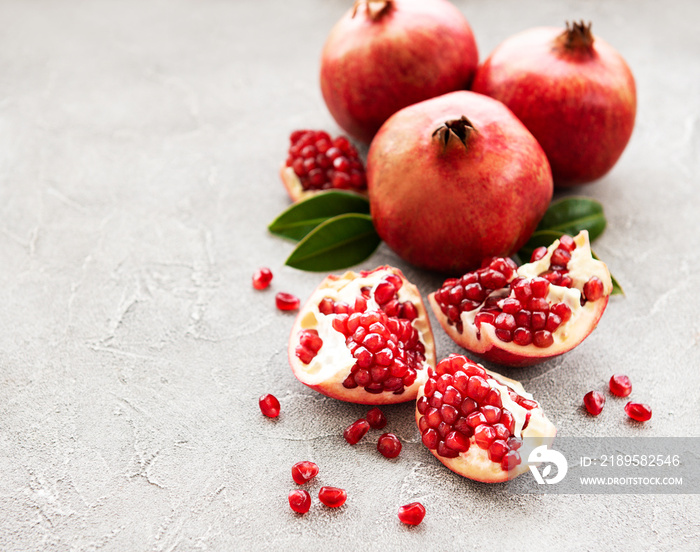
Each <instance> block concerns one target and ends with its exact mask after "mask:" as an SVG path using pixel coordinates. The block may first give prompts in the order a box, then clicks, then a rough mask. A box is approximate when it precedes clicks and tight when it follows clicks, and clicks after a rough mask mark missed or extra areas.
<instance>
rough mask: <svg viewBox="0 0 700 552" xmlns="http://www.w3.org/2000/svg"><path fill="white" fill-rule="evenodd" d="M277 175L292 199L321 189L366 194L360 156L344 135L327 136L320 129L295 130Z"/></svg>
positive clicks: (295, 199)
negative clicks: (285, 158)
mask: <svg viewBox="0 0 700 552" xmlns="http://www.w3.org/2000/svg"><path fill="white" fill-rule="evenodd" d="M289 142H290V145H289V151H288V152H287V160H286V162H285V163H284V165H283V166H282V168H281V169H280V177H281V178H282V182H283V184H284V187H285V188H286V189H287V193H288V194H289V197H290V198H291V199H292V201H299V200H301V199H306V198H307V197H309V196H310V195H312V194H314V193H317V192H320V191H323V190H333V189H335V190H347V191H352V192H357V193H359V194H363V195H366V194H367V180H366V177H365V167H364V165H363V164H362V159H361V158H360V155H359V153H358V152H357V150H356V149H355V146H353V145H352V144H351V143H350V141H349V140H348V139H347V138H346V137H345V136H338V137H336V138H331V137H330V135H329V134H328V133H327V132H324V131H322V130H295V131H294V132H292V134H291V136H290V137H289Z"/></svg>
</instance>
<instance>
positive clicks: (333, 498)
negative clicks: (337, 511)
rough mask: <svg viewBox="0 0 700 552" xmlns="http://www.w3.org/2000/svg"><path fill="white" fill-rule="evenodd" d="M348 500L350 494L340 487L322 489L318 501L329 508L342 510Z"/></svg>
mask: <svg viewBox="0 0 700 552" xmlns="http://www.w3.org/2000/svg"><path fill="white" fill-rule="evenodd" d="M347 498H348V493H347V492H345V490H344V489H339V488H338V487H321V488H320V489H319V491H318V499H319V500H320V501H321V502H322V503H323V504H325V505H326V506H328V507H329V508H340V507H341V506H342V505H343V504H345V501H346V500H347Z"/></svg>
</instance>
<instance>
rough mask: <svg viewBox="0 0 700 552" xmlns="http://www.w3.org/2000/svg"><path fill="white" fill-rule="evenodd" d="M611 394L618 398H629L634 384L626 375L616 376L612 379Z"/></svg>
mask: <svg viewBox="0 0 700 552" xmlns="http://www.w3.org/2000/svg"><path fill="white" fill-rule="evenodd" d="M610 392H611V393H612V394H613V395H615V396H617V397H627V396H629V394H630V393H631V392H632V382H631V381H630V379H629V378H628V377H627V376H625V375H624V374H614V375H613V376H612V377H611V378H610Z"/></svg>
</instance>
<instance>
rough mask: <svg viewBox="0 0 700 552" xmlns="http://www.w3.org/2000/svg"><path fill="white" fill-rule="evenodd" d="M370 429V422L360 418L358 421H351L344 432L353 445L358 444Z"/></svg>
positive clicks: (344, 435)
mask: <svg viewBox="0 0 700 552" xmlns="http://www.w3.org/2000/svg"><path fill="white" fill-rule="evenodd" d="M368 431H369V423H368V422H367V420H364V419H362V418H360V419H359V420H357V421H356V422H353V423H351V424H350V425H349V426H348V427H347V428H345V431H344V432H343V437H345V440H346V441H347V442H348V443H350V444H351V445H356V444H357V443H358V442H359V441H360V439H362V438H363V437H364V436H365V435H367V432H368Z"/></svg>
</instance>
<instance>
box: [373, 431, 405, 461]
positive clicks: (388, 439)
mask: <svg viewBox="0 0 700 552" xmlns="http://www.w3.org/2000/svg"><path fill="white" fill-rule="evenodd" d="M377 450H378V451H379V452H380V453H381V454H382V456H384V457H386V458H396V457H397V456H398V455H399V454H400V453H401V441H399V438H398V437H397V436H396V435H394V434H393V433H384V434H382V435H381V436H380V437H379V440H378V441H377Z"/></svg>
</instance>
